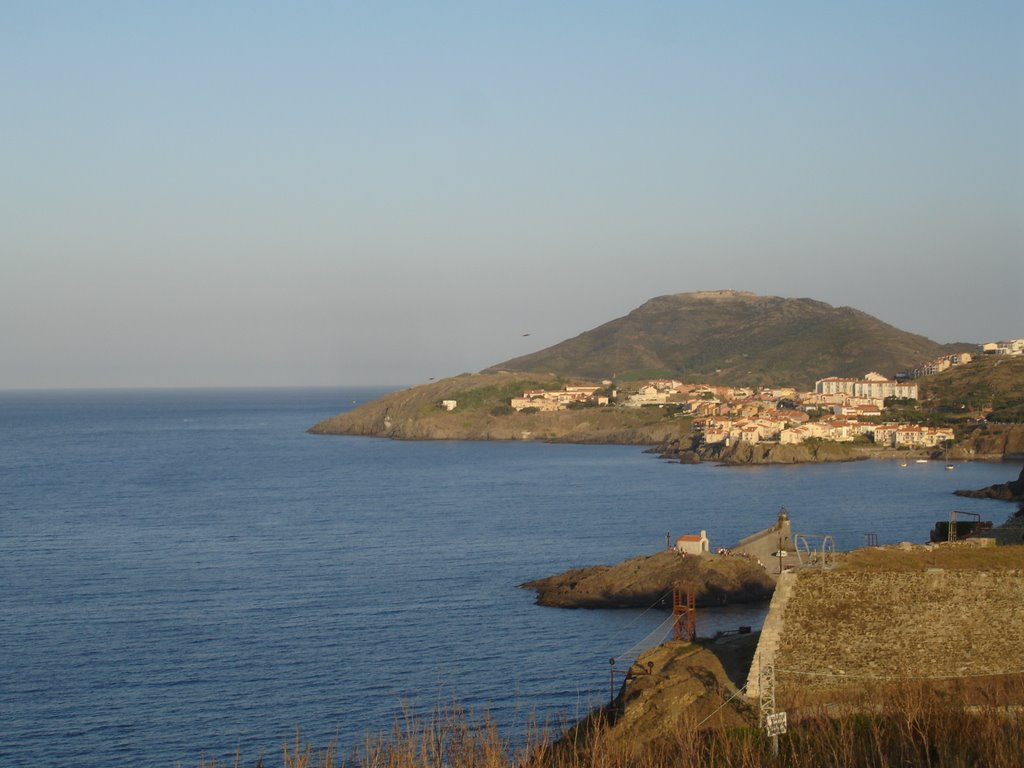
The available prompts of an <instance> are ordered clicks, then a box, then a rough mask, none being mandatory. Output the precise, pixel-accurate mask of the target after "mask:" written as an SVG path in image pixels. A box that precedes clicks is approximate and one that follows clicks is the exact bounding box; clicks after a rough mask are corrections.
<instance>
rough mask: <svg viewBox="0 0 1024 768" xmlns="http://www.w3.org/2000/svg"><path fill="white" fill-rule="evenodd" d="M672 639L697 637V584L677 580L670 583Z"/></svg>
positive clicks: (690, 639) (693, 638)
mask: <svg viewBox="0 0 1024 768" xmlns="http://www.w3.org/2000/svg"><path fill="white" fill-rule="evenodd" d="M672 616H673V617H674V621H673V622H672V639H673V640H689V641H690V642H691V643H692V642H693V641H694V640H696V639H697V585H696V584H692V583H689V582H682V581H677V582H676V583H675V584H673V585H672Z"/></svg>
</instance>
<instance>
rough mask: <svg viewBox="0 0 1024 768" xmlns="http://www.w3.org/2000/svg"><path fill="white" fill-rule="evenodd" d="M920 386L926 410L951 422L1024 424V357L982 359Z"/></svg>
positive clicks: (921, 383)
mask: <svg viewBox="0 0 1024 768" xmlns="http://www.w3.org/2000/svg"><path fill="white" fill-rule="evenodd" d="M918 385H919V388H920V399H921V405H922V407H923V408H924V409H926V410H928V411H932V412H934V413H936V414H939V415H941V416H943V417H945V418H947V419H948V420H950V421H960V420H965V419H970V418H979V417H984V418H987V419H988V420H989V421H995V422H1010V423H1020V422H1024V357H1010V356H1004V355H996V356H982V357H978V358H976V359H975V360H973V361H972V362H971V363H969V364H967V365H959V366H955V367H953V368H950V369H948V370H946V371H943V372H942V373H939V374H936V375H935V376H926V377H924V378H922V379H919V380H918Z"/></svg>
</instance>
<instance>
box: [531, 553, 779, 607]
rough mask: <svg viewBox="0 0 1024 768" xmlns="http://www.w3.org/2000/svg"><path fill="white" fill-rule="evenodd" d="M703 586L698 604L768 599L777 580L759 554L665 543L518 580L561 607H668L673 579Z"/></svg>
mask: <svg viewBox="0 0 1024 768" xmlns="http://www.w3.org/2000/svg"><path fill="white" fill-rule="evenodd" d="M676 581H689V582H694V583H696V584H698V585H699V586H700V588H699V590H698V593H697V605H699V606H700V605H704V606H707V605H726V604H729V603H751V602H760V601H763V600H767V599H769V598H770V597H771V595H772V591H773V590H774V588H775V582H774V580H773V579H772V577H771V576H769V575H768V573H767V571H765V569H764V567H763V566H761V565H759V564H758V563H757V561H756V560H754V559H751V558H746V557H741V556H739V555H732V556H725V555H710V554H708V555H689V556H686V557H684V556H682V555H681V554H680V553H678V552H676V551H675V550H671V549H666V550H663V551H661V552H658V553H657V554H654V555H649V556H644V555H641V556H640V557H634V558H632V559H631V560H626V561H625V562H622V563H619V564H618V565H595V566H590V567H588V568H574V569H572V570H569V571H565V572H564V573H560V574H557V575H555V576H549V577H547V578H544V579H536V580H534V581H528V582H526V583H525V584H520V585H519V586H520V587H522V588H523V589H533V590H536V592H537V604H538V605H547V606H553V607H557V608H647V607H650V606H652V605H655V604H660V605H663V606H664V607H670V606H671V604H672V584H673V583H674V582H676Z"/></svg>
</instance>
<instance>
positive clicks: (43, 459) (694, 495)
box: [0, 389, 1019, 766]
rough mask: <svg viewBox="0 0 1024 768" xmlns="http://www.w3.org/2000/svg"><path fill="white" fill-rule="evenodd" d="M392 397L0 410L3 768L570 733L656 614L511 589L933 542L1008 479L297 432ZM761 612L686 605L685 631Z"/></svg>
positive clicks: (190, 399) (961, 469) (332, 393)
mask: <svg viewBox="0 0 1024 768" xmlns="http://www.w3.org/2000/svg"><path fill="white" fill-rule="evenodd" d="M383 391H384V390H369V389H301V390H241V391H227V390H213V391H106V392H43V393H18V392H8V393H0V765H3V766H19V765H41V764H63V765H74V766H115V765H166V766H173V765H175V764H177V763H181V764H182V765H195V764H197V763H198V761H199V759H200V757H201V756H205V757H206V758H211V757H216V758H220V759H223V760H226V761H230V758H231V756H232V755H233V753H234V751H235V749H236V747H237V748H240V749H241V752H242V756H243V759H244V760H246V761H247V762H252V761H253V760H254V759H255V757H256V756H257V755H258V754H259V753H260V752H263V751H265V752H267V753H268V754H269V755H271V756H272V757H273V758H274V759H276V755H277V752H278V750H279V748H280V744H281V742H282V741H284V740H286V739H288V738H289V737H291V736H293V734H294V731H295V728H296V727H297V726H298V727H301V729H302V732H303V735H304V737H306V738H309V739H310V740H312V741H314V742H315V743H317V744H320V745H324V744H326V743H327V742H328V741H329V740H331V739H337V741H338V742H339V744H340V745H341V746H342V748H343V749H345V748H347V747H348V746H351V745H353V744H355V743H356V742H358V740H359V739H360V737H361V736H362V735H363V734H364V733H365V732H367V731H371V732H377V731H384V730H388V729H390V727H391V725H392V723H393V720H394V718H395V717H396V715H398V714H400V713H401V712H402V710H403V707H407V708H409V709H411V710H412V711H413V712H414V713H429V712H430V711H431V710H432V709H433V708H434V707H435V706H436V705H437V703H438V702H441V703H445V702H448V701H450V700H452V699H457V700H458V701H459V702H461V704H462V705H463V706H465V707H467V708H469V709H471V710H473V711H476V712H482V711H484V710H488V711H490V713H491V714H492V715H493V716H494V717H495V719H496V720H497V721H498V723H499V724H500V725H501V726H502V728H503V729H504V730H505V731H506V732H507V733H509V734H514V733H516V732H517V731H518V730H519V729H521V728H522V727H523V725H524V723H525V722H526V721H527V720H528V719H529V718H530V717H531V716H532V715H537V716H539V717H540V718H542V719H545V718H548V719H551V720H553V721H555V722H558V721H560V720H572V719H575V718H577V717H578V716H581V715H582V714H583V713H585V711H586V710H587V709H588V708H589V707H590V706H591V705H593V704H596V703H599V702H600V701H601V700H603V699H604V698H605V697H606V696H607V692H608V658H609V657H611V656H618V655H620V654H622V653H623V652H624V651H625V650H626V649H628V648H630V647H631V646H632V645H633V644H634V643H636V642H637V641H639V640H640V639H641V638H642V637H643V636H644V635H646V634H647V633H648V632H650V631H651V630H652V629H654V628H655V627H656V626H657V625H659V624H660V623H661V621H662V620H663V618H664V614H660V613H658V612H656V611H650V612H646V613H645V612H642V611H618V612H616V611H564V610H558V609H550V608H540V607H537V606H534V605H533V595H532V593H528V592H525V591H523V590H518V589H516V588H515V585H516V584H518V583H520V582H523V581H525V580H528V579H531V578H536V577H539V576H545V575H548V574H551V573H554V572H557V571H561V570H564V569H566V568H570V567H575V566H580V565H588V564H594V563H611V562H615V561H618V560H621V559H624V558H626V557H631V556H634V555H637V554H640V553H651V552H654V551H655V550H657V549H659V548H660V547H662V546H664V541H665V533H666V531H671V532H672V535H673V536H675V535H676V534H679V533H683V532H691V531H692V532H696V531H698V530H699V529H701V528H704V529H707V530H708V533H709V536H710V538H711V543H712V546H713V547H714V546H721V545H731V544H733V543H735V541H736V540H737V539H738V538H740V537H741V536H743V535H745V534H747V533H749V532H751V531H753V530H756V529H759V528H763V527H766V526H767V525H769V524H771V523H772V522H773V521H774V519H775V516H776V514H777V512H778V509H779V507H780V506H782V505H785V507H786V508H787V510H788V511H789V513H790V515H791V517H792V519H793V522H794V528H795V530H798V531H804V532H810V533H831V534H833V535H834V536H835V537H836V540H837V543H838V546H839V548H841V549H842V548H850V547H854V546H858V545H860V544H862V543H863V534H864V533H865V532H868V531H872V532H876V533H877V534H878V535H879V537H880V539H881V541H882V542H895V541H900V540H904V539H908V540H914V541H922V540H924V539H926V538H927V535H928V530H929V528H930V527H931V525H932V523H933V521H935V520H938V519H941V518H943V517H944V516H945V515H946V514H947V513H948V511H949V510H950V509H953V508H959V509H970V510H975V511H982V512H983V513H984V514H985V516H986V517H990V518H992V519H995V520H997V521H1002V520H1003V519H1005V517H1006V516H1008V515H1009V514H1010V513H1011V512H1012V511H1013V508H1012V507H1010V506H1009V505H1003V504H1000V503H998V502H984V501H974V500H970V499H955V498H954V497H952V496H950V492H951V491H952V490H954V489H955V488H957V487H972V488H973V487H980V486H984V485H988V484H990V483H993V482H1002V481H1006V480H1008V479H1011V478H1012V477H1015V476H1016V474H1017V472H1018V471H1019V467H1010V466H1008V465H991V464H974V465H967V464H965V465H960V466H958V467H957V469H956V470H955V471H954V472H947V471H945V470H944V469H943V466H942V464H941V463H931V464H926V465H915V464H911V465H910V466H909V467H905V468H901V467H900V466H899V465H898V464H896V463H868V462H862V463H856V464H842V465H812V466H801V467H765V468H743V469H727V468H719V467H714V466H708V465H698V466H681V465H677V464H668V463H665V462H663V461H661V460H659V459H657V458H655V457H654V456H651V455H648V454H644V453H643V452H642V451H641V450H640V449H638V448H633V447H619V446H572V445H544V444H533V443H461V442H443V443H400V442H391V441H385V440H376V439H366V438H345V437H317V436H311V435H308V434H306V433H305V430H306V429H307V428H308V427H309V426H311V425H312V424H313V423H314V422H316V421H318V420H320V419H322V418H324V417H326V416H330V415H332V414H334V413H336V412H338V411H340V410H344V409H347V408H350V407H353V406H354V405H355V404H356V403H359V402H363V401H365V400H367V399H371V398H373V397H375V396H376V395H378V394H380V393H381V392H383ZM762 615H763V608H760V607H758V608H753V609H749V608H742V609H727V610H722V611H719V612H717V613H712V612H710V611H704V612H702V613H701V615H700V617H699V619H698V629H699V631H700V632H701V633H704V634H712V633H713V631H714V630H715V629H717V628H734V627H736V626H738V625H739V624H757V623H758V622H759V620H760V618H761V616H762Z"/></svg>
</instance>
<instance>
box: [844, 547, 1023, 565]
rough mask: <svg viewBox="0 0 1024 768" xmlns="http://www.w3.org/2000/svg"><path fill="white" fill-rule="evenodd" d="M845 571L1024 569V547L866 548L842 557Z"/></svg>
mask: <svg viewBox="0 0 1024 768" xmlns="http://www.w3.org/2000/svg"><path fill="white" fill-rule="evenodd" d="M839 564H840V566H841V567H842V568H843V570H857V571H869V572H880V571H897V572H906V571H925V570H927V569H929V568H944V569H947V570H958V571H961V570H962V571H996V570H1005V569H1017V568H1024V545H1015V546H1005V547H980V546H978V545H976V544H971V543H965V542H962V543H954V544H941V545H937V546H925V547H914V548H913V549H910V550H901V549H899V548H897V547H885V548H876V547H865V548H863V549H855V550H853V551H852V552H847V553H845V554H843V555H841V557H840V559H839Z"/></svg>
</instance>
